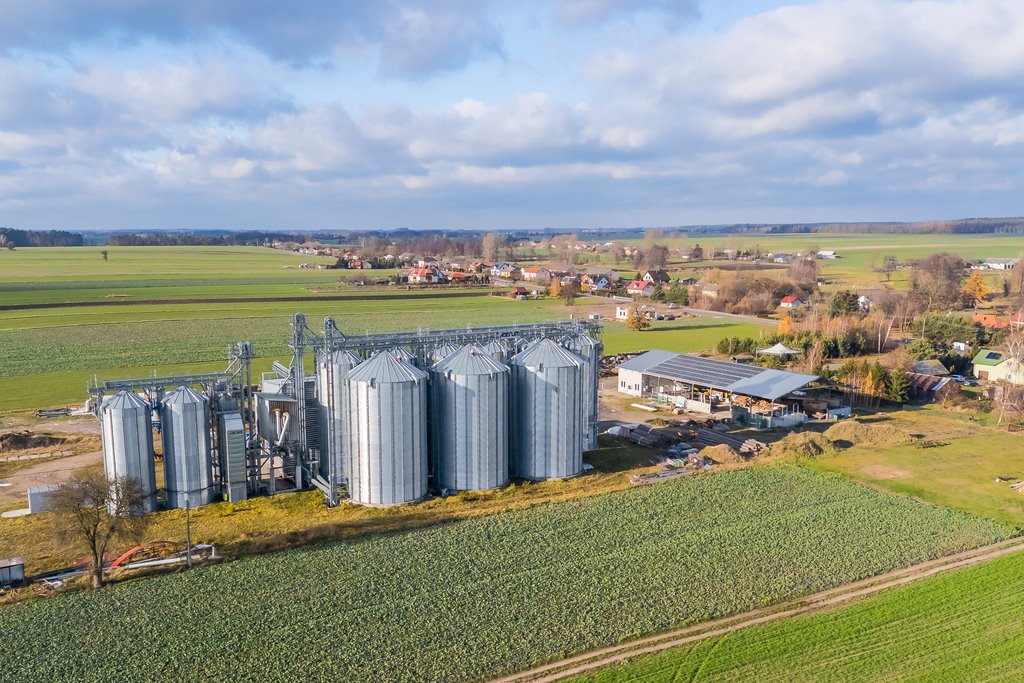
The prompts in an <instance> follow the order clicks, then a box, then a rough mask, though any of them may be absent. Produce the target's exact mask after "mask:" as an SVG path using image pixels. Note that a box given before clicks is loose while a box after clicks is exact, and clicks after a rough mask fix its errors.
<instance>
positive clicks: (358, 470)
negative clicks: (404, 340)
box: [347, 352, 427, 505]
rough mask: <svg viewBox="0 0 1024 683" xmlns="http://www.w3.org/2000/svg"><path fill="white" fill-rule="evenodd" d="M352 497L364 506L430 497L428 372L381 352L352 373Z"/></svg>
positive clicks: (349, 421) (350, 381) (350, 486)
mask: <svg viewBox="0 0 1024 683" xmlns="http://www.w3.org/2000/svg"><path fill="white" fill-rule="evenodd" d="M348 389H349V408H348V410H349V413H348V440H349V444H350V445H349V449H348V456H347V457H348V460H349V465H348V473H349V478H348V493H349V497H350V498H351V499H352V502H355V503H360V504H363V505H399V504H401V503H410V502H413V501H416V500H419V499H420V498H423V496H425V495H426V493H427V374H426V373H425V372H423V371H422V370H420V369H419V368H417V367H415V366H414V365H412V364H410V363H406V362H403V361H400V360H399V359H398V358H397V357H396V356H395V355H394V353H389V352H381V353H377V354H375V355H374V356H372V357H371V358H370V359H368V360H366V361H364V362H363V363H361V364H360V365H359V366H357V367H355V368H353V369H352V370H351V372H349V375H348Z"/></svg>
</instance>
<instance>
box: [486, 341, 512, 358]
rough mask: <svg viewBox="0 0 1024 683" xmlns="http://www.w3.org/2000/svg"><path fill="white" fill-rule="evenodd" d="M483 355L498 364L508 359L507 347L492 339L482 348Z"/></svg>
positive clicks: (503, 343)
mask: <svg viewBox="0 0 1024 683" xmlns="http://www.w3.org/2000/svg"><path fill="white" fill-rule="evenodd" d="M483 349H484V353H486V354H487V355H489V356H490V357H491V358H493V359H494V360H496V361H498V362H499V363H504V362H505V361H507V360H508V358H509V352H508V346H507V345H506V344H505V342H503V341H502V340H500V339H492V340H491V341H489V342H487V343H486V344H484V346H483Z"/></svg>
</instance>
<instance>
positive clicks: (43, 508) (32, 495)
mask: <svg viewBox="0 0 1024 683" xmlns="http://www.w3.org/2000/svg"><path fill="white" fill-rule="evenodd" d="M57 491H60V485H59V484H47V485H46V486H31V487H29V489H28V512H29V514H31V515H34V514H36V513H37V512H50V511H51V510H53V505H54V496H55V495H56V493H57ZM146 512H149V510H146Z"/></svg>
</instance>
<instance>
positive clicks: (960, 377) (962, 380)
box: [949, 375, 967, 384]
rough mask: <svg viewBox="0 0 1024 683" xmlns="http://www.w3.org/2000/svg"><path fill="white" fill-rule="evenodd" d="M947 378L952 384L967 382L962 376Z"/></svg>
mask: <svg viewBox="0 0 1024 683" xmlns="http://www.w3.org/2000/svg"><path fill="white" fill-rule="evenodd" d="M949 378H950V379H951V380H953V381H954V382H959V383H960V384H963V383H964V382H966V381H967V378H966V377H964V376H963V375H950V376H949Z"/></svg>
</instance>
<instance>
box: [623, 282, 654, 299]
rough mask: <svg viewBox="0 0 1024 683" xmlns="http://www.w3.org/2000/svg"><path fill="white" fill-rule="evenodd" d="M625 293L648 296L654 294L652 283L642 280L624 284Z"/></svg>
mask: <svg viewBox="0 0 1024 683" xmlns="http://www.w3.org/2000/svg"><path fill="white" fill-rule="evenodd" d="M626 293H627V294H629V295H630V296H650V295H652V294H654V284H653V283H650V282H645V281H643V280H633V281H632V282H630V283H629V284H628V285H626Z"/></svg>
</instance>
